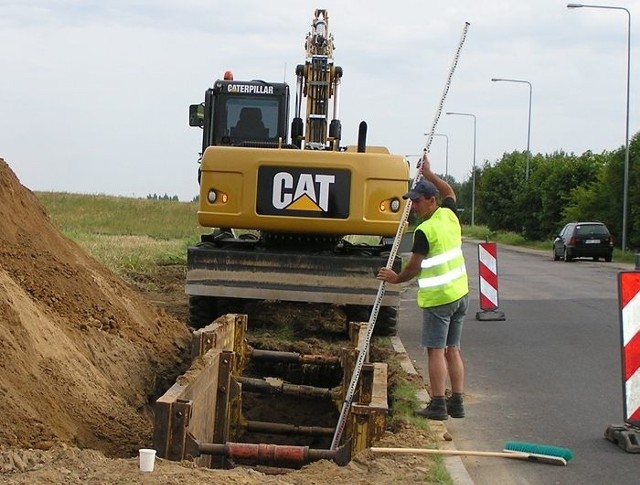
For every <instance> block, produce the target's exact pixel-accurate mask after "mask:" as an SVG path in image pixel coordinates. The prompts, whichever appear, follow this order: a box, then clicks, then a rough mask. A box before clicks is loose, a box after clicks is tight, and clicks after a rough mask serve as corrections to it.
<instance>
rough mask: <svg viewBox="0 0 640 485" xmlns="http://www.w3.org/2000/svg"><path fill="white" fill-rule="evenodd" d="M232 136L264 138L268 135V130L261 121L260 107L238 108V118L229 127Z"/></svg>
mask: <svg viewBox="0 0 640 485" xmlns="http://www.w3.org/2000/svg"><path fill="white" fill-rule="evenodd" d="M230 134H231V136H232V137H233V138H242V139H245V140H255V139H259V140H264V139H266V138H268V137H269V130H268V129H267V128H265V127H264V123H263V122H262V110H261V109H260V108H249V107H244V108H242V109H241V110H240V118H239V119H238V122H237V123H236V125H235V126H234V127H233V128H231V133H230Z"/></svg>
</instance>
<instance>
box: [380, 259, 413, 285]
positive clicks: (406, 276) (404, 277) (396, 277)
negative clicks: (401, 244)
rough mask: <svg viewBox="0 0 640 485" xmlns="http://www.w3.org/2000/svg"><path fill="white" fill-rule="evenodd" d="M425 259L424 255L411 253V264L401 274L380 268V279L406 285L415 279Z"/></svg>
mask: <svg viewBox="0 0 640 485" xmlns="http://www.w3.org/2000/svg"><path fill="white" fill-rule="evenodd" d="M423 259H424V255H423V254H418V253H411V258H409V262H408V263H407V265H406V266H405V267H404V268H403V270H402V271H400V273H396V272H395V271H393V270H392V269H389V268H380V270H379V271H378V279H379V280H382V281H386V282H387V283H404V282H405V281H409V280H411V279H413V278H415V277H416V276H417V275H418V273H419V272H420V265H421V264H422V260H423Z"/></svg>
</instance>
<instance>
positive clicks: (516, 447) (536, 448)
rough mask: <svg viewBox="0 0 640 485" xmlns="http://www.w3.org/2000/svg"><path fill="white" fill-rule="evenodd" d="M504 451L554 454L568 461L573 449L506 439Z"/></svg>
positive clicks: (571, 456)
mask: <svg viewBox="0 0 640 485" xmlns="http://www.w3.org/2000/svg"><path fill="white" fill-rule="evenodd" d="M504 451H516V452H519V453H529V454H533V455H544V456H555V457H558V458H564V459H565V460H566V461H569V460H571V459H572V458H573V451H572V450H570V449H569V448H562V447H559V446H552V445H539V444H536V443H525V442H523V441H507V443H506V444H505V445H504Z"/></svg>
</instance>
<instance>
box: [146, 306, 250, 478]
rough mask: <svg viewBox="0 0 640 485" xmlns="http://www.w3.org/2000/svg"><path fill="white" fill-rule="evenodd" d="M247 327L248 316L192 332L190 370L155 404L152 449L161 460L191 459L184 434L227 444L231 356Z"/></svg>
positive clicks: (207, 462) (206, 462)
mask: <svg viewBox="0 0 640 485" xmlns="http://www.w3.org/2000/svg"><path fill="white" fill-rule="evenodd" d="M246 325H247V317H246V315H223V316H221V317H219V318H218V319H216V320H215V321H214V322H213V323H212V324H211V325H207V326H206V327H204V328H202V329H199V330H197V331H196V332H194V334H193V336H192V345H191V350H192V358H193V363H192V365H191V367H190V368H189V370H187V372H185V373H184V374H183V375H181V376H180V377H179V378H178V379H177V382H176V383H175V384H174V385H173V386H172V387H171V388H170V389H169V390H168V391H167V392H166V393H165V394H164V395H162V396H161V397H160V398H158V399H157V400H156V404H155V409H154V412H155V422H154V430H153V444H154V448H155V449H156V450H157V453H158V456H159V457H160V458H166V459H168V460H174V461H180V460H183V459H190V458H192V457H188V456H185V454H186V453H185V447H186V437H187V433H189V434H190V435H191V436H192V437H193V438H194V439H196V440H198V441H200V442H211V440H212V438H214V440H213V441H214V442H217V443H220V442H225V441H227V440H228V437H229V436H228V435H229V419H228V416H229V414H230V413H229V410H228V409H229V395H230V394H229V392H228V389H229V386H230V384H229V382H230V376H231V374H232V372H233V369H235V368H236V367H237V360H238V359H237V358H236V354H235V353H234V352H233V351H234V349H236V348H238V347H242V346H243V345H245V343H244V336H245V330H246ZM241 350H242V351H244V348H241ZM221 389H222V392H221ZM219 417H226V418H225V419H223V420H219V419H218V418H219ZM194 461H195V463H196V464H197V465H198V466H204V467H209V466H211V461H212V460H211V457H210V456H206V455H203V456H200V457H197V458H195V459H194Z"/></svg>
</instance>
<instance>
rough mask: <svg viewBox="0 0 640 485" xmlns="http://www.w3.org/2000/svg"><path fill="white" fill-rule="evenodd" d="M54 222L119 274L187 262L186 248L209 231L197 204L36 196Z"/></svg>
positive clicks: (52, 193)
mask: <svg viewBox="0 0 640 485" xmlns="http://www.w3.org/2000/svg"><path fill="white" fill-rule="evenodd" d="M35 195H36V196H37V197H38V199H39V200H40V201H41V202H42V204H43V205H44V206H45V208H46V210H47V213H48V214H49V217H50V218H51V221H52V222H53V223H54V224H55V225H56V226H57V227H58V229H59V230H60V231H61V232H62V233H63V234H64V235H65V236H67V237H68V238H69V239H72V240H73V241H75V242H76V243H78V244H79V245H80V246H82V247H83V248H84V249H85V250H86V251H87V252H88V253H89V254H91V255H92V256H93V257H94V258H95V259H97V260H98V261H100V262H101V263H102V264H104V265H105V266H106V267H108V268H109V269H111V270H112V271H113V272H115V273H116V274H120V275H122V274H125V273H127V272H129V271H136V272H144V271H145V270H147V269H149V268H150V267H152V266H154V265H163V264H175V263H180V264H184V263H186V257H187V247H188V246H189V245H191V244H195V243H196V242H198V241H199V240H200V235H201V234H204V233H207V232H210V230H209V229H207V228H202V227H200V226H199V225H198V221H197V220H196V212H197V210H198V204H197V203H196V202H179V201H167V200H147V199H135V198H130V197H113V196H106V195H84V194H69V193H63V192H36V193H35Z"/></svg>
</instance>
